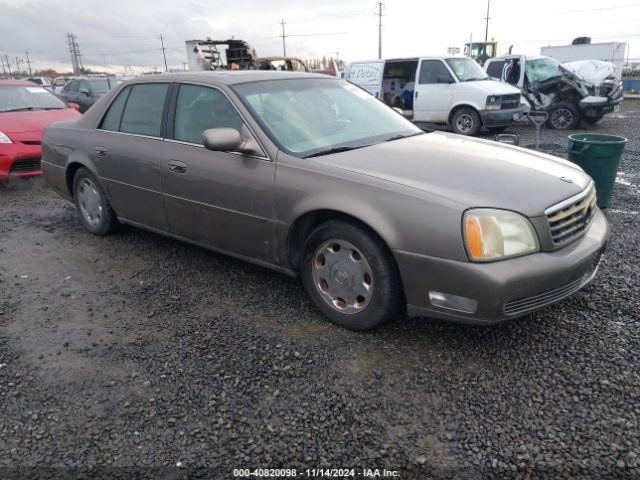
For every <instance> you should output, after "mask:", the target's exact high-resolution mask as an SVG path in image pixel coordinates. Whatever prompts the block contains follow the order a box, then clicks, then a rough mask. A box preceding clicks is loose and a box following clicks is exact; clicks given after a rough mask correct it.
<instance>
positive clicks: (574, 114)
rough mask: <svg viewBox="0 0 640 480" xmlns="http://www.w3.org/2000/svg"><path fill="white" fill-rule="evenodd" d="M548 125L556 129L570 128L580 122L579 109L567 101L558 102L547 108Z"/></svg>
mask: <svg viewBox="0 0 640 480" xmlns="http://www.w3.org/2000/svg"><path fill="white" fill-rule="evenodd" d="M547 122H548V124H549V126H550V127H552V128H555V129H556V130H571V129H574V128H577V127H578V125H579V124H580V110H578V107H576V106H575V105H574V104H572V103H569V102H558V103H556V104H554V105H552V106H551V108H550V109H549V120H547Z"/></svg>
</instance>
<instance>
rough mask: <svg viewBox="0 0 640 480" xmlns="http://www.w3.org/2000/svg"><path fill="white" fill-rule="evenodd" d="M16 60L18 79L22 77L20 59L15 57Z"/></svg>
mask: <svg viewBox="0 0 640 480" xmlns="http://www.w3.org/2000/svg"><path fill="white" fill-rule="evenodd" d="M15 59H16V70H17V71H18V73H17V75H18V77H20V59H19V58H18V57H15Z"/></svg>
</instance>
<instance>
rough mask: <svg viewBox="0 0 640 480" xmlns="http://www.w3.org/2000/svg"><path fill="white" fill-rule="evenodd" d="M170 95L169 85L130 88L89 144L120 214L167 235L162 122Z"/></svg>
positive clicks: (87, 140)
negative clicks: (166, 98)
mask: <svg viewBox="0 0 640 480" xmlns="http://www.w3.org/2000/svg"><path fill="white" fill-rule="evenodd" d="M168 91H169V84H168V83H148V84H134V85H130V86H128V87H126V88H125V89H123V90H122V91H121V92H120V93H119V94H118V96H117V97H116V99H115V100H114V101H113V102H112V103H111V105H110V107H109V110H108V111H107V113H106V115H105V116H104V117H103V119H102V121H101V123H100V125H99V126H98V128H97V129H96V130H93V131H88V133H87V139H86V142H88V143H87V148H88V149H89V152H90V154H91V158H92V160H93V162H94V164H95V165H96V168H97V169H98V174H99V176H100V178H101V180H102V184H103V185H104V186H105V189H106V191H107V195H108V196H109V201H110V202H111V206H112V207H113V209H114V211H115V212H116V214H117V215H118V216H119V217H122V218H124V219H127V220H129V221H132V222H136V223H140V224H142V225H144V226H147V227H151V228H154V229H158V230H168V226H167V221H166V216H165V214H164V209H163V202H162V172H163V164H162V157H163V153H164V141H163V140H162V118H163V111H164V104H165V96H166V95H167V92H168Z"/></svg>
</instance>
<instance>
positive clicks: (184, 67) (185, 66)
mask: <svg viewBox="0 0 640 480" xmlns="http://www.w3.org/2000/svg"><path fill="white" fill-rule="evenodd" d="M182 70H183V71H185V72H186V71H187V62H182Z"/></svg>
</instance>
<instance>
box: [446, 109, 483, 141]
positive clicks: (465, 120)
mask: <svg viewBox="0 0 640 480" xmlns="http://www.w3.org/2000/svg"><path fill="white" fill-rule="evenodd" d="M480 127H482V122H481V121H480V115H478V112H476V111H475V110H474V109H473V108H470V107H463V108H459V109H458V110H456V111H455V113H454V114H453V117H452V118H451V128H453V133H457V134H458V135H477V134H478V132H479V131H480Z"/></svg>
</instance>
